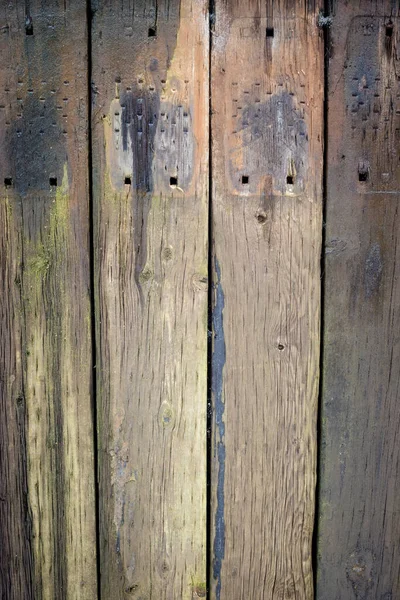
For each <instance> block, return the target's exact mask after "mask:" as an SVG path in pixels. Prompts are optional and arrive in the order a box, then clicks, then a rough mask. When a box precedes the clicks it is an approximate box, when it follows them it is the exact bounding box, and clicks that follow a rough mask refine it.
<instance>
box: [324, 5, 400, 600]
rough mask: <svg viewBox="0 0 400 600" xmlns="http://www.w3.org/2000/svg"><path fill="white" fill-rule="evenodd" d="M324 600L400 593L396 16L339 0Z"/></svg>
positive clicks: (331, 104) (330, 174)
mask: <svg viewBox="0 0 400 600" xmlns="http://www.w3.org/2000/svg"><path fill="white" fill-rule="evenodd" d="M331 14H332V16H333V21H332V26H331V28H330V44H331V52H330V60H329V69H328V84H329V95H328V110H329V113H328V117H329V118H328V155H327V214H326V246H325V256H326V258H325V302H324V312H325V320H324V345H323V346H324V359H323V395H322V439H321V442H322V450H321V478H320V481H321V485H320V498H319V504H320V519H319V540H318V552H319V555H318V584H317V598H318V600H339V599H340V600H352V599H357V600H366V599H371V600H372V599H374V600H375V599H377V600H394V599H395V598H399V597H400V554H399V538H400V520H399V499H398V491H399V486H400V467H399V460H400V450H399V448H400V446H399V423H400V403H399V370H398V364H399V360H400V348H399V343H398V323H399V318H400V305H399V301H398V298H399V297H400V287H399V285H400V283H399V282H400V279H399V275H400V255H399V247H398V232H399V228H400V217H399V209H398V205H399V197H400V196H399V194H400V168H399V139H400V87H399V74H400V62H399V48H400V45H399V44H400V41H399V40H400V19H399V9H398V5H397V7H396V8H395V4H394V3H393V2H390V1H384V2H378V3H376V2H373V1H366V0H364V1H362V2H357V3H356V2H354V3H349V2H345V1H344V0H343V1H338V2H334V3H332V6H331Z"/></svg>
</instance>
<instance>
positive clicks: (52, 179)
mask: <svg viewBox="0 0 400 600" xmlns="http://www.w3.org/2000/svg"><path fill="white" fill-rule="evenodd" d="M49 183H50V186H51V187H57V177H50V179H49Z"/></svg>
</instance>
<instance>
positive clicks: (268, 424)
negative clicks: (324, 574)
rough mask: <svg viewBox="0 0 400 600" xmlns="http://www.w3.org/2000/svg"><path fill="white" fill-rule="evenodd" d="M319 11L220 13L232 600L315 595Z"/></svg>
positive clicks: (220, 420)
mask: <svg viewBox="0 0 400 600" xmlns="http://www.w3.org/2000/svg"><path fill="white" fill-rule="evenodd" d="M305 4H307V6H308V8H305ZM317 12H318V6H317V5H315V4H314V3H313V2H308V3H304V2H300V1H298V2H295V1H290V2H289V1H288V2H283V1H282V2H267V3H266V4H264V5H262V4H261V3H259V2H255V1H249V2H239V1H237V2H233V1H232V2H229V3H226V2H224V1H223V0H217V1H216V6H215V31H214V33H213V34H212V54H211V56H212V87H211V92H212V93H211V95H212V228H213V238H214V255H213V263H214V264H213V266H214V269H215V273H214V286H215V289H214V319H213V321H214V323H213V325H214V340H213V346H214V349H213V407H214V420H213V423H214V431H213V452H212V485H213V487H212V516H211V519H212V521H211V526H212V536H213V541H212V548H211V551H212V557H211V560H212V573H211V576H212V583H213V585H212V593H211V598H213V599H214V598H215V599H216V600H220V599H221V600H222V599H228V598H229V599H232V598H248V599H252V600H267V599H278V598H279V599H282V598H298V599H300V598H301V599H306V598H307V599H309V600H311V598H312V596H313V590H312V588H313V584H312V567H311V539H312V530H313V519H314V491H315V469H316V415H317V395H318V377H319V327H320V318H319V315H320V268H319V262H320V246H321V226H322V223H321V213H322V198H321V190H322V103H323V69H322V67H323V39H322V35H321V32H320V31H319V29H318V27H317ZM272 34H273V35H272ZM243 177H244V178H245V179H244V180H243V179H242V178H243ZM246 178H248V180H246Z"/></svg>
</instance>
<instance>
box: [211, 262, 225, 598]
mask: <svg viewBox="0 0 400 600" xmlns="http://www.w3.org/2000/svg"><path fill="white" fill-rule="evenodd" d="M215 272H216V275H217V283H216V286H215V288H216V303H215V308H214V311H213V317H212V319H213V327H214V350H213V356H212V391H213V395H214V403H215V425H216V432H215V435H216V436H218V441H217V443H216V444H215V448H216V451H217V460H218V481H217V510H216V513H215V537H214V571H213V573H214V579H216V580H217V587H216V592H215V593H216V598H217V600H219V599H220V597H221V583H222V582H221V570H222V561H223V559H224V556H225V518H224V502H225V493H224V484H225V455H226V452H225V439H224V438H225V423H224V421H223V415H224V411H225V402H224V400H223V398H222V382H223V379H222V372H223V369H224V365H225V360H226V348H225V337H224V325H223V310H224V305H225V301H224V292H223V289H222V286H221V269H220V266H219V263H218V260H217V259H215Z"/></svg>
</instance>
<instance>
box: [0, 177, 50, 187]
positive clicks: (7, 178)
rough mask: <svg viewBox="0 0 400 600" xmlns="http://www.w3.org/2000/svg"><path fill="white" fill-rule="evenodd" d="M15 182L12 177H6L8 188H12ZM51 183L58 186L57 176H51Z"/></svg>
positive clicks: (5, 181) (5, 182)
mask: <svg viewBox="0 0 400 600" xmlns="http://www.w3.org/2000/svg"><path fill="white" fill-rule="evenodd" d="M13 184H14V182H13V180H12V177H5V178H4V185H5V187H6V188H11V187H12V186H13ZM49 184H50V186H51V187H57V177H50V178H49Z"/></svg>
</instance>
